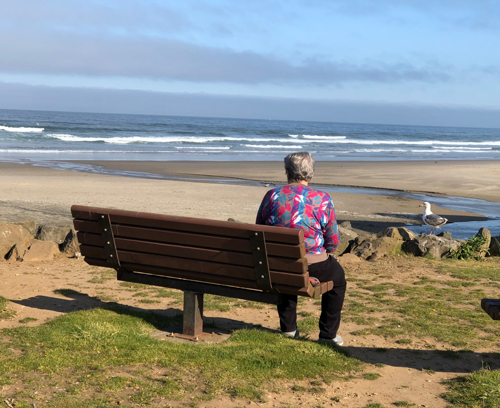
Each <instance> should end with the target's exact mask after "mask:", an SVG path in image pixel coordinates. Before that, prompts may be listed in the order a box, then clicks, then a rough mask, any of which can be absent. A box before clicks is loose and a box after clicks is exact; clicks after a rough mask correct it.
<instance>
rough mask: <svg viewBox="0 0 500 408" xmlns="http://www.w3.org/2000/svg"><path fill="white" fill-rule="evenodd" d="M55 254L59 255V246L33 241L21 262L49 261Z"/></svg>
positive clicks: (50, 242)
mask: <svg viewBox="0 0 500 408" xmlns="http://www.w3.org/2000/svg"><path fill="white" fill-rule="evenodd" d="M57 254H59V246H58V245H57V244H56V243H55V242H52V241H39V240H36V239H35V240H33V242H32V244H31V246H30V247H29V248H28V250H27V251H26V253H25V254H24V257H23V259H22V260H23V261H26V262H35V261H51V260H52V259H54V256H56V255H57Z"/></svg>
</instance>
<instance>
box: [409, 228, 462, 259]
mask: <svg viewBox="0 0 500 408" xmlns="http://www.w3.org/2000/svg"><path fill="white" fill-rule="evenodd" d="M462 242H463V241H462V240H457V239H447V238H444V237H442V236H436V235H425V234H422V235H419V236H417V237H415V238H414V239H412V240H411V241H405V242H404V244H403V246H402V248H403V251H405V252H407V253H410V254H413V255H414V256H426V255H429V256H432V257H433V258H435V259H441V258H444V257H448V256H449V254H450V250H451V249H453V250H456V249H458V247H459V246H460V244H461V243H462Z"/></svg>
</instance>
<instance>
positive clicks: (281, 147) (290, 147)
mask: <svg viewBox="0 0 500 408" xmlns="http://www.w3.org/2000/svg"><path fill="white" fill-rule="evenodd" d="M243 146H245V147H253V148H255V149H302V146H279V145H253V144H246V145H243Z"/></svg>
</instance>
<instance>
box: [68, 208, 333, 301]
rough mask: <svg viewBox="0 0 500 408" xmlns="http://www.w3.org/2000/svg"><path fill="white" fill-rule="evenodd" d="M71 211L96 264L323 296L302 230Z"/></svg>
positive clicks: (87, 256) (86, 250)
mask: <svg viewBox="0 0 500 408" xmlns="http://www.w3.org/2000/svg"><path fill="white" fill-rule="evenodd" d="M71 212H72V215H73V218H74V226H75V229H76V230H77V231H78V241H79V243H80V248H81V253H82V255H83V256H84V257H85V261H86V262H87V263H89V264H92V265H97V266H107V267H114V268H116V269H117V270H119V269H124V270H128V271H134V272H142V273H147V274H153V275H161V276H168V277H173V278H182V279H188V280H192V281H197V282H210V283H214V284H220V285H228V286H234V287H239V288H249V289H260V290H264V291H274V292H277V293H289V294H298V295H303V296H315V292H318V290H317V289H316V288H314V289H313V288H312V287H311V286H310V285H309V274H308V271H307V261H306V259H305V246H304V236H303V232H302V231H300V230H297V229H291V228H279V227H271V226H265V225H255V224H243V223H236V222H228V221H214V220H206V219H198V218H187V217H176V216H169V215H159V214H150V213H142V212H133V211H122V210H114V209H107V208H96V207H86V206H79V205H74V206H73V207H72V208H71ZM105 230H107V231H105ZM111 232H112V234H111ZM106 234H107V235H106ZM266 270H267V276H264V275H265V274H266ZM330 286H331V284H330ZM329 288H330V287H328V288H326V287H325V288H323V290H321V292H323V291H325V290H328V289H329Z"/></svg>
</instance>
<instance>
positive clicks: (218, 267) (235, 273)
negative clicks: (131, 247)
mask: <svg viewBox="0 0 500 408" xmlns="http://www.w3.org/2000/svg"><path fill="white" fill-rule="evenodd" d="M80 251H81V253H82V255H83V256H85V257H87V256H88V257H91V258H97V259H103V260H106V253H105V251H104V249H103V248H100V247H94V246H89V245H85V244H84V245H80ZM118 258H119V259H120V263H122V264H123V263H135V264H144V265H148V266H160V267H164V268H169V269H175V270H183V271H186V272H196V273H200V274H204V275H207V276H209V277H210V276H211V275H217V276H226V277H235V278H238V279H244V280H252V281H255V269H254V268H253V267H245V266H236V265H232V266H230V265H226V264H222V263H217V262H208V261H203V260H198V259H186V258H177V257H172V256H163V255H155V254H146V253H142V252H132V251H124V250H118ZM109 266H110V265H109V264H108V267H109ZM270 274H271V281H272V282H273V284H274V283H281V284H286V285H288V286H306V285H307V284H308V281H309V274H308V273H305V274H290V273H286V272H279V271H270ZM176 277H182V276H176ZM217 283H220V282H217Z"/></svg>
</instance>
